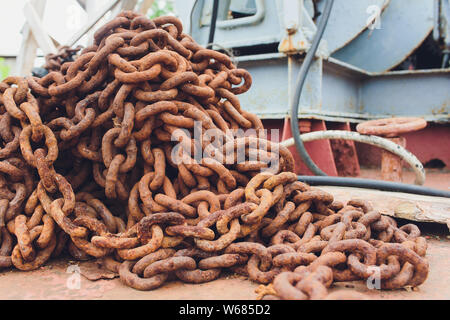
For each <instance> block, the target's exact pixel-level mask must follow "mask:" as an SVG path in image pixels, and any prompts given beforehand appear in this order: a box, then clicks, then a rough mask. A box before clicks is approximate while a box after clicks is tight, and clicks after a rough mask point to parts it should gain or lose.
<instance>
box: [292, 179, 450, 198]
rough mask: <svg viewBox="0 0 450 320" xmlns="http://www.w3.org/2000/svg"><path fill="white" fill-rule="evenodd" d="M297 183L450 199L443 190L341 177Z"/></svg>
mask: <svg viewBox="0 0 450 320" xmlns="http://www.w3.org/2000/svg"><path fill="white" fill-rule="evenodd" d="M298 180H299V181H303V182H305V183H308V184H309V185H312V186H317V185H321V186H338V187H354V188H364V189H378V190H383V191H394V192H405V193H413V194H420V195H424V196H434V197H444V198H450V192H449V191H445V190H438V189H432V188H427V187H422V186H417V185H413V184H406V183H398V182H390V181H382V180H371V179H359V178H343V177H329V176H327V177H318V176H298Z"/></svg>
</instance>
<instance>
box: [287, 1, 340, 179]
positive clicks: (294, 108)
mask: <svg viewBox="0 0 450 320" xmlns="http://www.w3.org/2000/svg"><path fill="white" fill-rule="evenodd" d="M333 3H334V0H328V1H327V3H326V5H325V9H324V12H323V15H322V16H321V17H320V18H319V25H318V27H317V32H316V35H315V36H314V40H313V42H312V44H311V48H310V49H309V51H308V53H307V54H306V57H305V60H304V61H303V63H302V66H301V68H300V72H299V74H298V77H297V85H296V90H295V93H294V98H293V99H292V102H291V119H290V120H291V130H292V136H293V137H294V141H295V145H296V147H297V150H298V152H299V154H300V156H301V158H302V160H303V162H304V163H305V164H306V166H307V167H308V168H309V169H310V170H311V171H312V172H313V173H314V174H316V175H320V176H326V174H325V172H323V171H322V170H320V168H319V167H318V166H317V165H316V164H315V163H314V161H313V160H312V159H311V157H310V156H309V154H308V152H307V151H306V149H305V146H304V145H303V141H302V138H301V137H300V130H299V129H298V107H299V102H300V96H301V93H302V89H303V85H304V84H305V80H306V76H307V75H308V71H309V68H310V67H311V64H312V61H313V59H314V56H315V55H316V51H317V48H318V47H319V42H320V40H321V39H322V35H323V32H324V31H325V27H326V25H327V22H328V18H329V17H330V13H331V8H332V7H333Z"/></svg>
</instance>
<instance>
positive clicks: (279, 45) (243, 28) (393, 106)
mask: <svg viewBox="0 0 450 320" xmlns="http://www.w3.org/2000/svg"><path fill="white" fill-rule="evenodd" d="M212 3H213V1H212V0H198V1H189V0H176V7H177V9H178V11H179V13H180V18H181V19H182V20H183V22H184V23H185V24H187V25H188V26H189V28H190V30H189V31H190V33H191V35H192V36H193V37H194V38H195V40H196V41H198V42H199V43H201V44H204V45H206V44H207V43H206V42H207V38H208V31H209V24H210V20H211V10H212ZM323 5H324V1H323V0H319V1H312V0H220V1H219V11H218V20H217V26H216V33H215V41H214V42H215V43H217V44H218V45H220V46H221V47H225V48H229V49H233V52H234V53H235V54H236V57H235V59H236V62H237V63H238V64H239V65H240V66H242V67H244V68H246V69H248V70H249V71H250V72H251V74H252V75H253V78H254V84H253V87H252V90H250V92H248V93H246V94H243V95H242V96H241V97H240V99H241V101H242V103H243V104H244V105H245V106H246V107H247V108H248V109H249V111H251V112H254V113H256V114H257V115H259V116H260V117H261V118H263V119H283V118H284V117H285V116H286V115H287V114H288V109H289V97H290V94H291V93H292V90H293V88H292V86H293V84H294V83H293V82H294V78H295V75H296V74H297V72H298V69H299V67H300V65H301V62H302V58H301V57H302V55H301V54H302V53H304V52H306V51H307V50H308V47H309V45H310V42H311V39H312V37H313V36H314V33H315V28H316V27H315V24H314V21H313V19H314V18H315V16H316V15H317V14H318V13H320V11H321V9H322V8H323ZM449 14H450V6H449V1H448V0H336V1H335V4H334V7H333V11H332V13H331V16H330V19H329V22H328V25H327V28H326V31H325V34H324V36H323V38H322V43H321V45H320V47H319V50H318V53H317V59H316V60H315V62H314V64H313V66H312V67H311V70H310V72H309V75H308V79H307V83H306V85H305V90H304V93H303V94H302V98H301V100H300V108H299V110H300V111H299V113H300V114H301V115H300V116H301V118H313V119H323V120H331V121H350V122H359V121H361V120H362V119H364V120H366V119H373V118H385V117H390V116H419V117H424V118H425V119H426V120H427V121H436V122H448V121H449V103H450V91H449V90H448V88H450V77H449V72H450V70H449V69H447V68H439V69H427V70H397V71H391V70H392V69H393V68H394V67H396V66H398V65H399V64H401V63H402V62H403V61H404V60H405V59H407V58H408V57H409V56H410V55H411V54H412V53H413V52H414V50H415V49H417V48H418V47H419V46H420V45H421V44H422V43H423V42H424V41H425V39H426V38H427V37H428V35H430V33H433V36H434V39H435V40H436V41H438V42H440V43H441V44H442V48H443V49H444V50H443V51H444V53H446V52H450V51H448V50H449V49H450V32H449V29H448V28H449V27H448V25H449V24H448V23H447V17H449ZM445 67H446V65H445Z"/></svg>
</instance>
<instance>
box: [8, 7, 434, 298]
mask: <svg viewBox="0 0 450 320" xmlns="http://www.w3.org/2000/svg"><path fill="white" fill-rule="evenodd" d="M79 49H80V48H76V49H70V48H63V49H62V50H61V52H60V53H59V54H58V55H57V56H49V57H47V59H46V61H47V67H48V69H49V70H50V72H49V73H48V74H47V75H46V76H44V77H42V78H36V77H28V78H22V77H8V78H6V79H5V80H3V81H2V82H1V83H0V142H1V144H0V229H1V236H0V240H1V246H0V268H9V267H15V268H17V269H20V270H33V269H36V268H39V267H40V266H42V265H43V264H45V263H46V262H47V261H48V260H49V259H50V258H52V257H56V256H59V255H60V254H62V253H63V252H65V251H66V252H67V253H69V254H70V255H71V256H72V257H74V258H75V259H78V260H87V259H92V258H97V259H100V260H101V261H102V263H103V265H104V266H105V267H106V268H108V269H110V270H113V271H114V272H117V273H118V274H119V275H120V278H121V280H122V281H123V282H124V283H126V284H127V285H129V286H131V287H133V288H136V289H139V290H152V289H155V288H157V287H160V286H161V285H163V284H164V283H165V282H166V281H167V279H168V278H169V276H171V275H174V276H175V277H177V278H178V279H180V280H181V281H184V282H190V283H202V282H207V281H212V280H214V279H216V278H218V277H219V276H220V274H221V273H222V272H224V271H232V272H238V273H242V274H245V275H247V276H248V277H249V278H250V279H251V280H252V281H256V282H258V283H262V284H269V286H270V290H266V291H267V292H268V293H269V295H268V296H267V297H269V298H281V299H292V298H295V299H318V298H330V299H331V298H339V297H342V295H341V296H339V295H336V294H334V295H328V291H327V288H328V287H330V285H331V284H332V283H333V282H335V281H348V280H357V279H358V280H360V279H368V278H369V277H371V276H372V275H373V272H372V270H373V268H374V267H377V268H379V274H380V277H381V283H382V287H383V288H399V287H403V286H406V285H410V286H418V285H420V284H421V283H423V281H424V280H425V279H426V276H427V274H428V264H427V262H426V259H425V258H424V256H425V253H426V241H425V240H424V238H422V237H420V231H419V230H418V228H417V227H416V226H414V225H405V226H402V227H400V228H398V227H397V225H396V223H395V221H394V220H393V219H391V218H388V217H384V216H381V215H380V213H378V212H376V211H374V210H373V208H372V207H371V205H370V204H369V203H367V202H366V201H362V200H352V201H350V202H349V203H347V204H346V205H345V206H344V205H343V204H342V203H339V202H336V201H334V198H333V196H332V195H331V194H329V193H326V192H324V191H322V190H320V189H317V188H312V187H309V186H308V185H306V184H304V183H301V182H299V181H297V176H296V175H295V174H294V173H293V169H294V160H293V157H292V155H291V154H290V152H289V151H288V150H287V149H286V148H284V147H282V146H280V145H279V144H278V143H276V142H271V141H270V140H267V139H266V137H267V135H266V133H265V132H264V130H263V129H264V127H263V125H262V122H261V120H260V119H259V118H258V117H257V116H255V115H253V114H251V113H249V112H247V111H245V110H244V108H242V107H241V104H240V102H239V99H238V98H237V95H239V94H242V93H245V92H246V91H248V90H249V88H250V86H251V83H252V79H251V76H250V74H249V73H248V72H247V71H246V70H244V69H237V68H236V67H235V66H234V65H233V63H232V61H231V59H230V58H229V57H228V56H226V55H224V54H222V53H219V52H216V51H213V50H208V49H205V48H203V47H201V46H200V45H198V44H197V43H195V41H194V40H193V39H192V38H191V37H190V36H188V35H187V34H185V33H183V27H182V24H181V22H180V21H179V20H178V19H177V18H175V17H159V18H156V19H153V20H150V19H148V18H147V17H145V16H143V15H139V14H136V13H133V12H123V13H121V14H119V15H118V16H117V17H116V18H114V19H113V20H111V21H110V22H108V23H107V24H106V25H104V26H103V27H101V28H100V29H98V30H97V32H96V33H95V34H94V44H93V45H92V46H90V47H88V48H85V49H83V50H82V51H81V52H80V54H79V55H78V56H76V57H74V55H75V53H76V52H78V51H79ZM72 58H73V59H72ZM244 130H245V132H244ZM272 283H273V285H272Z"/></svg>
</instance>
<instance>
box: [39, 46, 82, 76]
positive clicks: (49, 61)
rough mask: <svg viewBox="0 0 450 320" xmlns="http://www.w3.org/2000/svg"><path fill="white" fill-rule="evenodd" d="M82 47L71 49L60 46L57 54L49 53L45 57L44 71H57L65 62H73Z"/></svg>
mask: <svg viewBox="0 0 450 320" xmlns="http://www.w3.org/2000/svg"><path fill="white" fill-rule="evenodd" d="M82 48H83V47H82V46H77V47H76V48H71V47H69V46H61V47H59V48H58V52H57V53H50V54H48V55H46V56H45V64H44V66H43V68H44V69H46V70H48V71H59V70H61V66H62V65H63V64H64V63H66V62H71V61H73V60H74V57H75V56H76V54H77V53H78V52H79V51H80V50H81V49H82Z"/></svg>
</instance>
